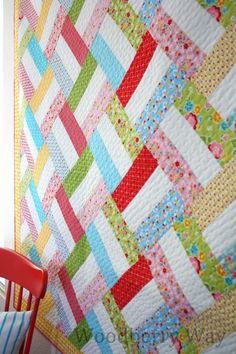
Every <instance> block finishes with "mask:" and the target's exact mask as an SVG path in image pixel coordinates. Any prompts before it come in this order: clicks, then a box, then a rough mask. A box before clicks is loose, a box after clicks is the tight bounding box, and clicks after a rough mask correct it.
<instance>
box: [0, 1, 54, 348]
mask: <svg viewBox="0 0 236 354" xmlns="http://www.w3.org/2000/svg"><path fill="white" fill-rule="evenodd" d="M2 3H3V7H4V9H3V28H4V35H3V48H0V53H1V54H0V55H2V53H3V68H0V70H1V72H0V81H2V85H3V102H4V103H3V107H2V108H3V112H1V116H0V151H1V166H0V169H1V172H0V198H1V199H0V200H1V214H0V234H1V235H4V243H5V246H7V247H10V248H13V247H14V84H13V83H14V75H13V73H14V49H13V48H14V46H13V45H14V42H13V40H14V0H3V1H2V0H1V1H0V6H1V5H2ZM1 10H2V9H1V8H0V11H1ZM1 12H2V11H1ZM0 45H2V44H1V43H0ZM2 69H3V72H2ZM2 78H3V80H2ZM0 310H1V308H0ZM31 353H32V354H48V353H51V354H52V353H56V350H55V349H54V347H53V346H52V345H51V344H50V343H49V342H48V341H47V340H46V339H45V338H44V337H43V336H42V335H41V334H40V333H39V332H38V331H35V333H34V337H33V343H32V349H31Z"/></svg>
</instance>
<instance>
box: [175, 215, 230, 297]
mask: <svg viewBox="0 0 236 354" xmlns="http://www.w3.org/2000/svg"><path fill="white" fill-rule="evenodd" d="M174 229H175V231H176V233H177V236H178V237H179V239H180V241H181V242H182V245H183V247H184V248H185V251H186V253H187V255H188V256H189V258H190V260H191V262H192V264H193V266H194V268H195V270H196V271H197V273H198V275H199V277H200V278H201V280H202V282H203V283H204V284H205V286H206V287H207V288H208V290H209V291H210V292H211V293H218V292H219V293H222V294H223V293H224V292H225V291H226V290H227V289H228V290H229V289H232V286H230V285H228V284H227V275H228V274H227V273H226V271H225V270H224V269H223V268H222V266H221V265H220V264H219V262H218V261H217V259H216V257H215V256H214V254H213V253H212V250H211V249H210V247H209V245H208V243H207V242H206V241H205V239H204V237H203V236H202V233H201V230H200V229H199V227H198V225H197V223H196V221H195V220H194V219H193V218H188V217H187V216H185V217H184V220H183V221H181V222H177V223H176V224H175V225H174Z"/></svg>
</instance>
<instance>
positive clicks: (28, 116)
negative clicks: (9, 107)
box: [25, 106, 44, 151]
mask: <svg viewBox="0 0 236 354" xmlns="http://www.w3.org/2000/svg"><path fill="white" fill-rule="evenodd" d="M25 120H26V123H27V125H28V128H29V131H30V134H31V136H32V138H33V140H34V143H35V146H36V148H37V150H38V151H40V149H41V148H42V146H43V144H44V141H43V137H42V134H41V131H40V129H39V126H38V124H37V122H36V120H35V117H34V115H33V112H32V111H31V108H30V107H29V106H27V108H26V110H25Z"/></svg>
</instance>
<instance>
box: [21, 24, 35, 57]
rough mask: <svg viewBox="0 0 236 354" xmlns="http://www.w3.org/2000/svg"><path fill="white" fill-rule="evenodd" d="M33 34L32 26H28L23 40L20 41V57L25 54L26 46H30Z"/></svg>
mask: <svg viewBox="0 0 236 354" xmlns="http://www.w3.org/2000/svg"><path fill="white" fill-rule="evenodd" d="M32 35H33V32H32V30H31V28H30V26H29V27H28V28H27V30H26V31H25V33H24V35H23V37H22V40H21V42H20V45H19V57H20V58H22V57H23V55H24V52H25V50H26V48H27V47H28V44H29V42H30V40H31V37H32Z"/></svg>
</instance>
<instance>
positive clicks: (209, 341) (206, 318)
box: [184, 290, 236, 353]
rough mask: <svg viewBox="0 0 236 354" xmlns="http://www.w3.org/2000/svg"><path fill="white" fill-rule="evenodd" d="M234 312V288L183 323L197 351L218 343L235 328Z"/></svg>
mask: <svg viewBox="0 0 236 354" xmlns="http://www.w3.org/2000/svg"><path fill="white" fill-rule="evenodd" d="M235 313H236V291H235V290H234V291H231V292H230V293H228V294H226V295H224V296H223V297H222V299H220V300H218V301H216V302H215V303H214V304H213V305H212V306H211V307H210V308H209V309H207V310H206V311H204V312H203V313H201V314H200V315H199V316H196V317H195V318H194V319H192V320H191V321H189V322H186V323H185V324H184V326H185V327H186V328H187V329H188V331H189V337H190V339H191V340H192V342H193V343H194V344H195V346H196V347H197V348H198V350H199V353H201V352H202V351H203V350H204V349H206V348H208V347H211V346H213V345H214V344H216V343H219V344H220V343H221V342H222V340H223V338H225V337H227V336H228V335H229V334H230V333H232V332H234V331H235V330H236V316H235Z"/></svg>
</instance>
